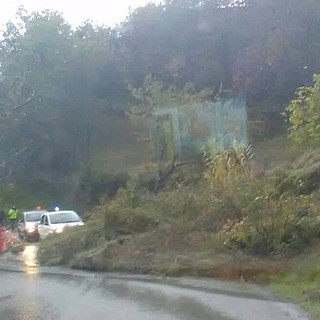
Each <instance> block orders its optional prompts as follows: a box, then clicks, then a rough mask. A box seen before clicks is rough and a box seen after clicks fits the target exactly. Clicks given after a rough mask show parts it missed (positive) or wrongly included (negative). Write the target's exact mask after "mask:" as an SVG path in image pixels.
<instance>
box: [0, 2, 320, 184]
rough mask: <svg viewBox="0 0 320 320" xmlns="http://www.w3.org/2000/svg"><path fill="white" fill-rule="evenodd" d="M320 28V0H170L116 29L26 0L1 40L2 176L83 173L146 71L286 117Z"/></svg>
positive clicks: (314, 67)
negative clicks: (31, 6) (35, 9)
mask: <svg viewBox="0 0 320 320" xmlns="http://www.w3.org/2000/svg"><path fill="white" fill-rule="evenodd" d="M319 30H320V2H319V1H317V0H305V1H301V0H282V1H278V0H239V1H230V0H229V1H228V0H204V1H203V0H202V1H200V0H188V1H185V0H167V1H164V2H163V3H161V4H158V5H156V4H153V3H150V4H148V5H146V6H144V7H142V8H139V9H137V10H135V11H133V12H132V13H131V14H130V15H129V16H128V17H127V19H126V20H125V21H124V22H123V23H122V24H121V25H120V26H118V27H116V28H109V27H104V26H95V25H92V24H91V23H90V22H85V23H83V24H82V25H81V26H79V27H77V28H76V29H73V28H71V26H70V25H69V24H68V22H67V21H65V20H64V18H63V17H62V16H61V15H60V14H58V13H57V12H52V11H48V10H47V11H44V12H40V13H27V12H25V10H23V9H22V8H21V9H20V10H19V12H18V20H17V22H15V23H13V22H9V23H8V24H7V27H6V30H5V32H4V34H3V38H2V40H1V42H0V133H1V134H0V148H1V158H0V169H1V170H0V178H1V179H4V178H8V177H14V176H16V175H18V176H21V175H26V176H31V173H32V176H37V177H39V178H41V179H46V180H48V181H53V180H55V179H58V180H59V181H61V182H63V181H65V179H70V177H71V176H73V175H74V174H75V173H77V177H78V178H77V179H80V178H79V177H80V176H81V174H82V173H83V172H84V170H85V169H86V167H87V165H88V158H89V156H90V152H91V150H92V144H94V143H95V138H94V137H96V136H99V135H101V132H102V131H105V130H108V126H107V125H106V123H108V120H110V119H111V117H112V115H114V114H115V113H116V114H123V116H125V111H126V110H130V109H131V108H132V105H131V104H132V102H133V103H135V101H134V100H133V97H132V96H131V94H130V91H129V90H128V83H130V84H131V85H132V88H139V87H143V85H144V81H145V79H146V76H147V75H152V76H153V77H155V78H156V79H158V80H159V81H160V82H161V83H165V84H166V87H167V88H170V86H172V88H173V87H174V88H177V90H178V91H179V90H182V91H183V88H186V85H187V84H192V88H194V90H196V92H201V91H202V90H204V89H206V88H214V91H215V92H214V94H213V97H214V96H215V94H217V93H219V92H221V91H224V90H230V91H233V92H236V93H241V94H245V95H247V101H248V107H249V114H250V120H251V121H254V120H256V119H258V120H261V119H262V120H263V122H264V123H266V121H267V120H268V119H269V118H268V117H269V116H268V115H269V114H272V116H271V119H272V120H274V119H275V118H278V119H281V116H280V114H281V113H282V112H283V111H284V110H285V107H286V105H287V103H288V101H289V100H291V97H292V95H293V93H294V91H295V88H296V87H299V86H302V85H305V84H308V83H309V82H310V79H311V78H312V75H313V74H314V73H317V72H319V69H320V37H319ZM160 82H159V83H160ZM135 94H136V95H137V94H139V92H138V91H136V92H135ZM266 115H267V116H266ZM274 123H275V122H274ZM266 127H267V126H265V125H264V126H263V127H261V128H260V130H263V128H266ZM281 129H282V128H281V126H280V125H276V126H272V130H271V131H272V132H271V131H270V130H269V132H267V133H268V134H270V135H272V134H274V133H275V132H279V131H280V130H281ZM72 181H75V180H74V179H73V180H72Z"/></svg>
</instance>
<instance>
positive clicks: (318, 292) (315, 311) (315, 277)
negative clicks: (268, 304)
mask: <svg viewBox="0 0 320 320" xmlns="http://www.w3.org/2000/svg"><path fill="white" fill-rule="evenodd" d="M319 253H320V250H319V245H316V246H315V247H314V248H313V249H312V250H311V251H310V252H307V253H304V254H302V255H300V256H297V257H295V258H293V259H292V261H291V263H290V264H289V268H287V270H286V271H285V272H281V273H279V274H278V275H276V276H273V277H271V287H272V288H273V289H274V290H275V291H277V292H278V293H280V294H282V295H283V296H285V297H287V298H289V299H290V300H292V301H293V302H295V303H297V304H299V305H301V306H302V307H303V308H304V309H305V310H306V311H308V312H310V313H311V314H312V315H313V316H316V317H320V254H319Z"/></svg>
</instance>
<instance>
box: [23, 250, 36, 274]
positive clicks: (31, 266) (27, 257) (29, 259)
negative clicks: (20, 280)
mask: <svg viewBox="0 0 320 320" xmlns="http://www.w3.org/2000/svg"><path fill="white" fill-rule="evenodd" d="M37 252H38V246H37V245H27V246H26V247H25V249H24V251H23V253H22V254H21V259H22V265H23V268H24V270H25V271H26V273H28V274H37V273H38V262H37Z"/></svg>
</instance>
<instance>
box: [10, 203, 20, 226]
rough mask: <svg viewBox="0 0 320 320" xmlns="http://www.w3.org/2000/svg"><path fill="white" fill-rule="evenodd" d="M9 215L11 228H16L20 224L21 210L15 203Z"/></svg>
mask: <svg viewBox="0 0 320 320" xmlns="http://www.w3.org/2000/svg"><path fill="white" fill-rule="evenodd" d="M7 216H8V221H9V225H10V228H11V230H14V229H15V228H16V226H17V224H18V219H19V211H18V209H17V207H16V206H15V205H13V206H12V207H11V209H10V210H9V212H8V215H7Z"/></svg>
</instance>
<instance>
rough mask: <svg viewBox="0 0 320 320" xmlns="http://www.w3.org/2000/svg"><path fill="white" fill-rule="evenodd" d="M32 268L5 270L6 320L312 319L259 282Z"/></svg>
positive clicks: (0, 281) (2, 308) (2, 317)
mask: <svg viewBox="0 0 320 320" xmlns="http://www.w3.org/2000/svg"><path fill="white" fill-rule="evenodd" d="M0 260H1V259H0ZM29 263H30V261H29ZM32 270H33V271H32V272H29V273H16V272H8V271H1V270H0V320H82V319H83V320H84V319H85V320H90V319H94V320H105V319H106V320H107V319H108V320H174V319H175V320H176V319H184V320H232V319H233V320H236V319H237V320H296V319H299V320H307V319H308V318H307V317H306V316H305V315H303V314H302V313H300V311H299V310H298V309H297V308H296V307H295V306H293V305H291V304H289V303H285V302H278V301H277V300H276V299H275V298H274V297H273V296H272V295H268V294H266V295H264V294H263V292H264V289H261V288H258V287H257V288H255V287H253V286H252V287H251V286H249V287H243V288H242V286H240V285H239V284H232V283H223V282H219V281H212V282H211V280H192V279H184V280H172V282H171V280H164V282H163V283H162V282H161V280H160V281H158V282H153V281H150V279H149V280H148V281H144V280H143V278H141V279H140V280H139V279H136V278H132V279H130V278H126V279H115V278H112V277H111V278H110V277H105V276H102V275H98V276H95V275H94V274H89V275H90V276H89V277H83V276H62V275H41V274H38V273H37V272H36V270H34V268H33V269H32ZM146 280H147V279H146Z"/></svg>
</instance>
